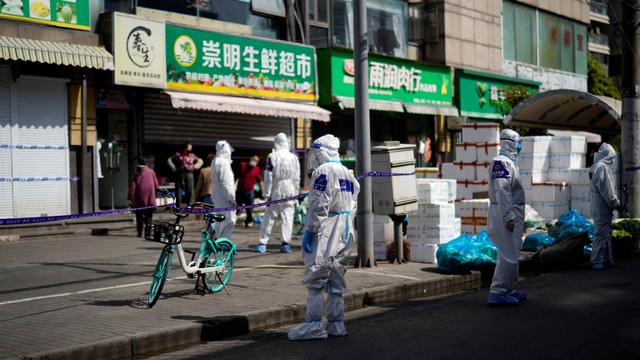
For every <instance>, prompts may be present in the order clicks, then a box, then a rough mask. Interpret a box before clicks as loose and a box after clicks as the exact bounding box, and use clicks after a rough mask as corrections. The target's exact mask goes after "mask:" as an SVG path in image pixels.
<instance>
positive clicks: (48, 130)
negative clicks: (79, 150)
mask: <svg viewBox="0 0 640 360" xmlns="http://www.w3.org/2000/svg"><path fill="white" fill-rule="evenodd" d="M66 82H67V80H65V79H52V78H41V77H28V76H22V77H20V79H19V80H18V82H17V83H14V89H15V90H14V95H15V97H13V99H14V101H13V104H15V108H12V119H13V126H12V127H13V131H12V143H13V148H12V162H13V165H12V170H13V178H14V181H13V196H14V199H13V206H14V211H13V213H14V217H30V216H41V215H44V214H46V215H64V214H69V212H70V208H71V207H70V195H69V193H70V186H69V143H68V139H69V135H68V129H67V124H68V120H67V119H68V116H67V89H66ZM16 179H17V181H16Z"/></svg>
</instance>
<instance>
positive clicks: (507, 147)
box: [500, 129, 522, 159]
mask: <svg viewBox="0 0 640 360" xmlns="http://www.w3.org/2000/svg"><path fill="white" fill-rule="evenodd" d="M521 142H522V138H521V137H520V135H519V134H518V133H517V132H515V131H513V130H511V129H504V130H502V131H500V152H501V153H504V154H505V155H507V156H508V157H509V158H511V159H515V157H516V155H517V154H518V145H520V143H521Z"/></svg>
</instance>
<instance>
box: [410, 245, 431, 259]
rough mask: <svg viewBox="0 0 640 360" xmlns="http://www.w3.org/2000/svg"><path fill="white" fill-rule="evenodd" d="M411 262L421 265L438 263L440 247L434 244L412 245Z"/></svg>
mask: <svg viewBox="0 0 640 360" xmlns="http://www.w3.org/2000/svg"><path fill="white" fill-rule="evenodd" d="M409 249H410V252H411V254H410V260H411V261H413V262H421V263H429V264H435V263H436V252H437V251H438V245H434V244H411V246H410V247H409Z"/></svg>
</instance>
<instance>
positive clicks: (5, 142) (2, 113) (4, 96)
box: [0, 66, 13, 218]
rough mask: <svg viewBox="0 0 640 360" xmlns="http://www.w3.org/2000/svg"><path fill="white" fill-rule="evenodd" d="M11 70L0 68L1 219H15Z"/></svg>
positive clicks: (4, 67) (6, 67)
mask: <svg viewBox="0 0 640 360" xmlns="http://www.w3.org/2000/svg"><path fill="white" fill-rule="evenodd" d="M12 164H13V162H12V161H11V70H10V69H9V67H8V66H2V67H0V199H1V200H0V218H10V217H13V186H12V185H13V183H12V182H11V178H12V177H13V172H12V170H11V168H12Z"/></svg>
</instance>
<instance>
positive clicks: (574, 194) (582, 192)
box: [571, 185, 591, 199]
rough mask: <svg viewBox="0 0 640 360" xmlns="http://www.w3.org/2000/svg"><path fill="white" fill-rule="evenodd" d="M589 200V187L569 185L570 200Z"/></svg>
mask: <svg viewBox="0 0 640 360" xmlns="http://www.w3.org/2000/svg"><path fill="white" fill-rule="evenodd" d="M574 198H575V199H591V186H590V185H571V199H574Z"/></svg>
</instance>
